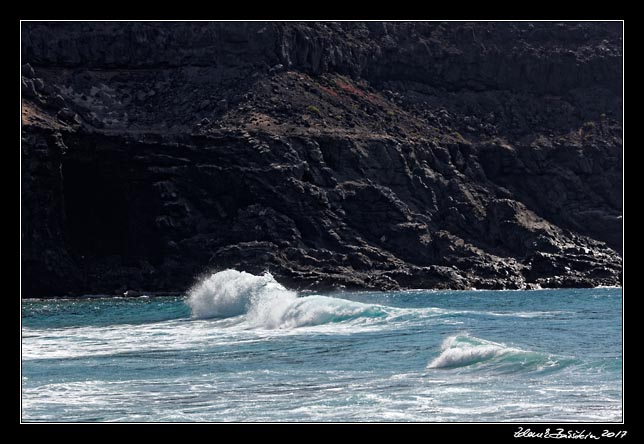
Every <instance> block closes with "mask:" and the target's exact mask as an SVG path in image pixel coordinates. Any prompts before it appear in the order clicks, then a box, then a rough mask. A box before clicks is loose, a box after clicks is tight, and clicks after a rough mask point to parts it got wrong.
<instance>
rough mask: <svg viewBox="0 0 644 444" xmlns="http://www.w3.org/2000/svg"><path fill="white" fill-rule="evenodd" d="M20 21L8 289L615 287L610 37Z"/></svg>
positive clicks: (552, 29)
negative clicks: (241, 273) (18, 143)
mask: <svg viewBox="0 0 644 444" xmlns="http://www.w3.org/2000/svg"><path fill="white" fill-rule="evenodd" d="M22 27H23V29H22V59H23V63H24V65H23V69H22V119H23V132H22V290H23V296H24V297H33V296H52V295H62V294H83V293H115V292H123V291H124V290H125V289H135V290H145V291H181V290H185V289H186V288H187V287H188V286H190V285H191V284H192V283H193V282H194V279H195V278H196V277H197V276H198V275H199V274H201V273H204V272H206V271H210V270H215V269H221V268H225V267H234V268H237V269H239V270H246V271H249V272H253V273H259V272H262V271H264V270H269V271H270V272H271V273H273V275H274V276H275V277H276V279H278V280H279V281H280V282H283V283H285V284H286V285H289V286H291V287H296V288H317V289H323V288H343V287H347V288H374V289H394V288H471V287H475V288H530V287H533V286H536V285H537V284H539V285H541V286H543V287H546V286H550V287H553V286H568V287H571V286H572V287H574V286H580V287H581V286H594V285H602V284H603V285H617V284H620V282H621V271H622V259H621V257H620V255H621V251H622V250H621V248H622V216H621V212H622V185H621V181H622V120H621V119H622V97H621V91H622V83H621V82H622V71H621V69H622V62H621V60H622V27H621V24H620V23H590V22H584V23H572V22H569V23H545V22H540V23H534V24H531V23H509V22H504V23H456V22H450V23H439V22H432V23H402V22H398V23H374V22H370V23H293V22H290V23H279V22H270V23H260V22H252V23H233V22H226V23H199V22H192V23H154V22H145V23H124V22H112V23H96V22H93V23H82V22H75V23H65V22H52V23H44V22H43V23H38V22H26V23H23V25H22Z"/></svg>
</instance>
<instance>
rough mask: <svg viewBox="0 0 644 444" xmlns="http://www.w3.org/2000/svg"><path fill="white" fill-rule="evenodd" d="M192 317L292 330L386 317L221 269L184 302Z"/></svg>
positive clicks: (268, 278)
mask: <svg viewBox="0 0 644 444" xmlns="http://www.w3.org/2000/svg"><path fill="white" fill-rule="evenodd" d="M187 303H188V305H189V306H190V308H191V309H192V315H193V317H195V318H199V319H207V318H230V317H234V316H240V315H245V321H246V323H247V324H249V325H250V326H251V327H259V328H268V329H275V328H295V327H303V326H312V325H320V324H326V323H333V322H342V321H348V320H353V319H358V318H378V317H382V316H386V315H387V312H386V310H385V309H384V308H383V307H381V306H378V305H372V304H363V303H360V302H352V301H347V300H344V299H338V298H331V297H326V296H317V295H315V296H304V297H298V295H297V293H296V292H294V291H291V290H288V289H286V288H285V287H284V286H282V284H280V283H279V282H277V281H276V280H275V279H274V278H273V276H272V275H271V274H270V273H268V272H266V273H264V274H263V275H261V276H255V275H253V274H250V273H246V272H244V271H237V270H224V271H220V272H218V273H214V274H212V275H210V276H209V277H207V278H206V279H204V280H202V281H201V282H200V283H199V284H197V285H196V286H195V287H193V288H192V290H190V292H189V297H188V300H187Z"/></svg>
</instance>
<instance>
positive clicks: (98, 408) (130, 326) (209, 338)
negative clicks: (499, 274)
mask: <svg viewBox="0 0 644 444" xmlns="http://www.w3.org/2000/svg"><path fill="white" fill-rule="evenodd" d="M621 298H622V290H621V289H619V288H597V289H565V290H536V291H427V290H418V291H402V292H355V293H350V292H347V293H333V294H315V293H299V294H298V293H295V292H292V291H289V290H287V289H285V288H284V287H282V286H281V285H280V284H279V283H277V282H276V281H275V280H274V279H273V278H272V277H271V276H270V275H268V274H266V275H264V276H252V275H250V274H246V273H239V272H237V271H234V270H227V271H223V272H220V273H217V274H214V275H212V276H210V277H209V278H208V279H206V280H204V281H203V282H202V283H201V284H200V285H198V286H196V287H195V288H194V289H193V290H192V291H191V292H190V293H189V294H187V295H178V296H176V297H149V298H148V297H142V298H128V299H125V298H83V299H46V300H25V301H23V303H22V406H21V408H22V419H23V421H70V422H71V421H134V422H147V421H180V422H192V421H341V422H344V421H350V422H361V421H423V422H425V421H427V422H444V421H446V422H451V421H458V422H479V421H480V422H527V421H530V422H532V421H534V422H559V421H572V422H586V421H591V422H610V421H621V420H622V313H621V310H622V299H621Z"/></svg>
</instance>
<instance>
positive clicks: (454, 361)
mask: <svg viewBox="0 0 644 444" xmlns="http://www.w3.org/2000/svg"><path fill="white" fill-rule="evenodd" d="M521 352H522V350H519V349H517V348H513V347H508V346H505V345H503V344H499V343H496V342H492V341H486V340H484V339H479V338H475V337H473V336H469V335H465V334H460V335H455V336H450V337H448V338H447V339H445V340H444V341H443V344H442V345H441V354H440V355H439V356H438V357H437V358H436V359H434V360H433V361H432V362H430V363H429V365H428V366H427V367H428V368H453V367H463V366H466V365H471V364H476V363H478V362H482V361H487V360H489V359H493V358H496V357H498V356H502V355H505V354H508V353H521Z"/></svg>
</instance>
